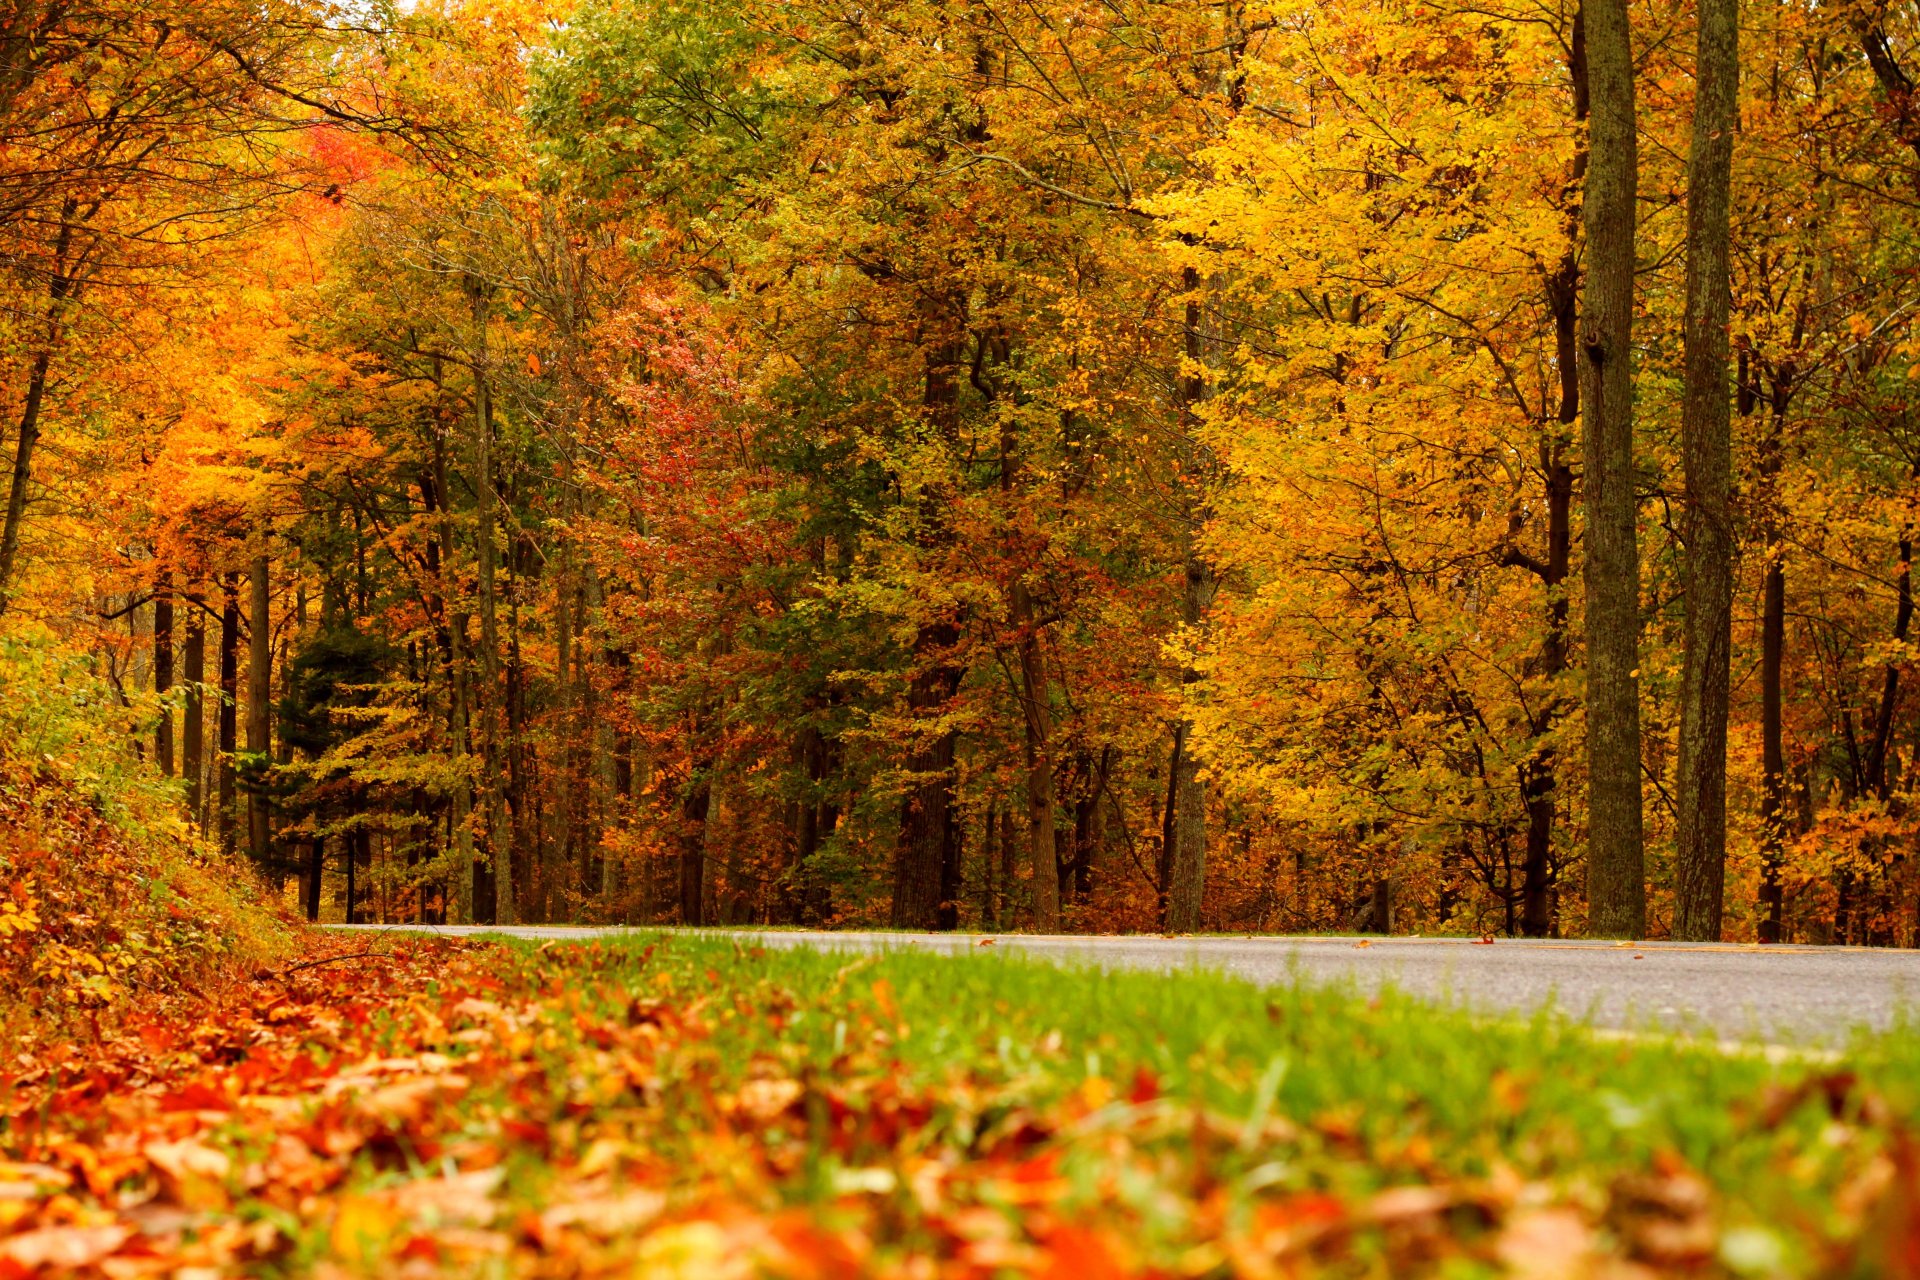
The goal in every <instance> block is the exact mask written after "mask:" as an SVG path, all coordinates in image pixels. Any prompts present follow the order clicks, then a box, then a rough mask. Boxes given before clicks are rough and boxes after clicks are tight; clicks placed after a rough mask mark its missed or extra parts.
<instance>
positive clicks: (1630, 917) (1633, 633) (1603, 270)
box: [1580, 0, 1647, 938]
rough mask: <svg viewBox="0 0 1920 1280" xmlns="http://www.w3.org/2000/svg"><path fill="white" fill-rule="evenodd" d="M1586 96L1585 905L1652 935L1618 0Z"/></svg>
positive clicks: (1597, 8) (1601, 9)
mask: <svg viewBox="0 0 1920 1280" xmlns="http://www.w3.org/2000/svg"><path fill="white" fill-rule="evenodd" d="M1582 14H1583V18H1584V25H1585V32H1584V35H1585V39H1586V56H1587V83H1588V86H1589V89H1588V92H1589V94H1590V98H1591V102H1592V116H1591V125H1590V129H1589V137H1590V139H1591V140H1590V142H1589V144H1588V161H1587V173H1586V186H1585V189H1584V194H1583V210H1584V218H1585V223H1586V238H1587V276H1586V286H1585V290H1584V293H1583V306H1582V310H1581V334H1580V341H1581V397H1580V398H1581V405H1582V410H1581V413H1582V417H1581V428H1582V429H1581V442H1582V445H1581V457H1582V460H1583V463H1584V473H1583V483H1584V486H1585V490H1584V496H1585V507H1586V516H1587V527H1586V541H1587V558H1586V572H1585V579H1586V605H1587V616H1586V631H1587V636H1586V639H1587V773H1588V782H1587V786H1588V802H1587V805H1588V814H1587V911H1588V929H1589V930H1590V931H1591V932H1592V933H1593V934H1595V935H1597V936H1599V937H1629V938H1637V937H1639V936H1641V935H1642V934H1644V933H1645V932H1646V924H1647V909H1646V892H1647V891H1646V881H1645V872H1644V863H1643V859H1644V856H1645V851H1644V849H1643V847H1642V824H1641V811H1640V785H1641V784H1640V550H1639V535H1638V533H1637V531H1636V529H1635V525H1636V523H1637V521H1638V502H1637V498H1636V494H1635V484H1636V472H1635V468H1634V449H1633V444H1634V437H1633V289H1634V286H1633V281H1634V266H1635V259H1634V243H1635V234H1634V233H1635V220H1636V218H1637V216H1638V215H1637V210H1636V207H1635V200H1636V195H1637V192H1638V189H1639V158H1638V157H1639V148H1638V143H1637V140H1636V130H1637V128H1638V124H1637V121H1636V120H1635V113H1634V68H1633V40H1632V34H1631V28H1630V24H1629V21H1628V10H1627V5H1626V3H1625V0H1582Z"/></svg>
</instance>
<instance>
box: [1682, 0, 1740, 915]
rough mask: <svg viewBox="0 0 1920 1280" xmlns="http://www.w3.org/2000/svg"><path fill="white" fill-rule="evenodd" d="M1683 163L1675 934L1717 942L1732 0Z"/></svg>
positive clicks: (1723, 752) (1722, 836)
mask: <svg viewBox="0 0 1920 1280" xmlns="http://www.w3.org/2000/svg"><path fill="white" fill-rule="evenodd" d="M1699 24H1700V33H1699V47H1698V53H1697V54H1696V56H1695V59H1694V65H1695V89H1694V108H1693V142H1692V150H1691V153H1690V154H1689V157H1688V160H1687V286H1686V288H1687V302H1686V321H1685V329H1686V335H1685V349H1686V389H1685V398H1684V400H1683V402H1682V416H1681V423H1680V434H1681V447H1682V453H1683V456H1684V459H1685V469H1686V499H1687V501H1686V515H1685V524H1684V528H1683V531H1682V539H1683V541H1684V543H1685V549H1684V552H1683V555H1684V567H1683V569H1682V573H1683V574H1684V577H1685V587H1684V590H1685V593H1686V643H1685V648H1684V653H1683V662H1684V675H1683V678H1682V685H1681V694H1680V697H1681V708H1680V750H1679V760H1678V765H1677V770H1678V774H1679V778H1678V782H1679V785H1678V789H1677V795H1676V807H1677V808H1678V810H1679V814H1678V834H1679V841H1678V843H1679V848H1678V851H1677V853H1676V855H1675V873H1676V886H1675V902H1674V920H1673V933H1674V936H1675V937H1676V938H1690V939H1701V940H1705V941H1709V942H1718V941H1719V940H1720V936H1721V915H1722V906H1723V901H1722V900H1723V897H1724V895H1725V879H1726V856H1727V855H1726V844H1727V831H1726V826H1727V699H1728V665H1729V650H1730V648H1731V645H1732V624H1733V556H1734V528H1733V503H1732V494H1731V491H1730V490H1731V483H1732V465H1733V464H1732V439H1731V437H1732V402H1731V393H1730V386H1729V378H1728V372H1729V369H1728V359H1729V340H1728V333H1727V324H1728V308H1729V305H1730V292H1729V289H1730V286H1729V280H1728V270H1729V268H1728V254H1729V251H1730V244H1731V239H1730V238H1731V226H1730V222H1731V208H1730V205H1731V196H1732V185H1733V135H1734V130H1735V127H1736V125H1737V123H1738V103H1739V80H1740V57H1739V31H1740V24H1739V4H1738V0H1701V3H1700V5H1699Z"/></svg>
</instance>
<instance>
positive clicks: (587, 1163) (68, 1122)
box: [0, 937, 1920, 1280]
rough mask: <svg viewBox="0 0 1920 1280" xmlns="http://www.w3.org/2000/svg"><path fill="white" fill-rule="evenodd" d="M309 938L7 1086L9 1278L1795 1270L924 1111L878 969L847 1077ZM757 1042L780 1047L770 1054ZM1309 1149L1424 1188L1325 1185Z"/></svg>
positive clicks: (756, 1008)
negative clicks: (1359, 1181) (274, 959)
mask: <svg viewBox="0 0 1920 1280" xmlns="http://www.w3.org/2000/svg"><path fill="white" fill-rule="evenodd" d="M311 947H312V950H311V951H310V953H309V954H308V955H307V956H306V958H304V959H302V960H300V961H298V962H297V963H294V964H290V965H288V966H286V967H284V968H281V969H278V970H276V971H272V972H263V973H261V974H259V975H258V976H256V978H255V979H254V980H252V981H251V982H248V983H245V984H240V985H236V986H231V987H225V988H221V989H219V990H218V991H216V992H214V993H212V994H209V995H205V996H187V995H176V996H173V997H169V998H166V999H163V1000H159V1001H156V1002H155V1003H154V1004H153V1007H152V1008H151V1010H150V1012H149V1013H147V1014H146V1015H145V1016H130V1017H128V1018H127V1019H125V1020H124V1022H123V1023H122V1024H121V1025H120V1029H119V1030H117V1031H116V1032H115V1033H114V1034H113V1035H112V1036H111V1037H109V1038H107V1039H105V1040H104V1041H103V1042H101V1043H97V1044H88V1045H79V1044H69V1045H64V1046H56V1047H50V1048H46V1049H43V1050H40V1051H37V1052H35V1053H31V1054H21V1055H19V1056H18V1057H14V1058H11V1059H10V1060H0V1125H3V1126H4V1127H3V1128H0V1280H11V1278H12V1277H19V1276H35V1275H48V1274H68V1273H74V1274H86V1275H103V1276H108V1277H134V1276H149V1275H193V1276H214V1275H224V1274H234V1273H242V1272H245V1273H256V1274H258V1273H264V1274H310V1275H320V1276H346V1275H381V1276H394V1275H397V1276H408V1275H420V1276H433V1275H450V1274H462V1275H464V1274H476V1273H485V1274H512V1275H528V1276H598V1275H634V1276H646V1277H672V1276H688V1277H693V1276H698V1277H699V1280H725V1278H726V1277H733V1276H740V1277H745V1276H754V1275H772V1276H788V1277H795V1278H796V1280H798V1278H801V1277H829V1276H851V1275H862V1274H865V1275H898V1276H915V1277H920V1276H934V1275H940V1276H970V1277H983V1278H984V1277H990V1276H1055V1277H1062V1278H1063V1280H1064V1278H1065V1277H1079V1278H1087V1280H1097V1278H1098V1277H1102V1276H1120V1275H1157V1276H1159V1275H1163V1276H1175V1275H1183V1276H1228V1275H1232V1276H1245V1277H1279V1276H1290V1275H1300V1274H1308V1273H1311V1274H1352V1275H1388V1274H1390V1275H1413V1274H1448V1275H1454V1274H1461V1275H1466V1274H1513V1275H1523V1276H1537V1277H1547V1276H1602V1275H1605V1276H1646V1275H1655V1274H1696V1275H1717V1274H1742V1273H1744V1274H1779V1273H1780V1266H1781V1263H1780V1261H1779V1260H1778V1259H1771V1258H1769V1257H1768V1256H1762V1255H1764V1249H1762V1250H1761V1251H1760V1253H1758V1254H1756V1253H1755V1251H1754V1248H1753V1246H1752V1243H1751V1242H1748V1243H1746V1244H1743V1243H1742V1242H1741V1241H1740V1240H1739V1239H1737V1238H1729V1233H1727V1232H1724V1231H1723V1230H1722V1229H1721V1227H1720V1225H1719V1213H1718V1206H1717V1204H1716V1193H1715V1192H1714V1191H1713V1190H1712V1188H1711V1187H1710V1186H1709V1183H1708V1182H1707V1181H1706V1180H1704V1179H1703V1178H1701V1177H1700V1176H1698V1175H1697V1174H1696V1173H1694V1172H1692V1171H1690V1170H1689V1169H1687V1168H1685V1167H1683V1166H1682V1165H1680V1164H1679V1163H1678V1162H1677V1161H1671V1160H1666V1161H1656V1162H1654V1164H1653V1165H1652V1166H1651V1167H1649V1168H1647V1169H1645V1170H1644V1171H1641V1172H1640V1173H1637V1174H1635V1175H1633V1176H1631V1177H1626V1178H1618V1179H1615V1180H1614V1181H1613V1182H1612V1183H1611V1184H1608V1185H1602V1186H1586V1185H1583V1184H1582V1183H1580V1182H1579V1181H1578V1180H1577V1179H1576V1180H1573V1181H1570V1182H1567V1183H1564V1184H1556V1185H1549V1184H1546V1183H1542V1182H1529V1181H1528V1180H1526V1179H1525V1178H1523V1177H1521V1176H1520V1175H1519V1174H1517V1173H1513V1172H1510V1171H1496V1172H1495V1173H1494V1174H1493V1175H1492V1176H1489V1177H1486V1178H1483V1179H1479V1180H1475V1181H1459V1180H1454V1179H1449V1178H1448V1177H1447V1176H1445V1175H1444V1174H1443V1173H1442V1172H1441V1169H1440V1167H1439V1164H1438V1163H1437V1162H1436V1161H1435V1160H1434V1159H1433V1158H1432V1153H1431V1152H1430V1151H1424V1152H1423V1151H1421V1150H1419V1149H1417V1148H1412V1149H1402V1150H1398V1151H1393V1152H1386V1151H1380V1150H1369V1149H1366V1147H1365V1146H1364V1144H1363V1143H1362V1142H1361V1140H1360V1139H1358V1138H1356V1137H1355V1136H1354V1134H1353V1132H1352V1130H1351V1129H1350V1128H1348V1127H1346V1126H1344V1125H1343V1124H1342V1123H1341V1121H1340V1120H1339V1119H1338V1118H1337V1117H1334V1118H1321V1119H1317V1120H1311V1121H1308V1120H1299V1119H1293V1118H1288V1117H1284V1116H1279V1115H1272V1114H1268V1113H1267V1111H1266V1109H1264V1108H1261V1107H1256V1108H1255V1109H1254V1111H1253V1113H1252V1114H1249V1115H1245V1116H1240V1117H1230V1116H1223V1115H1218V1114H1214V1113H1211V1112H1209V1111H1208V1110H1206V1109H1205V1108H1203V1107H1200V1106H1197V1105H1196V1104H1193V1103H1191V1102H1181V1101H1176V1100H1174V1099H1172V1098H1169V1097H1165V1096H1162V1094H1161V1091H1160V1089H1159V1087H1158V1085H1157V1084H1156V1082H1155V1080H1154V1078H1153V1077H1152V1076H1151V1075H1150V1074H1149V1073H1147V1072H1146V1071H1144V1070H1135V1071H1133V1072H1132V1073H1131V1074H1128V1075H1125V1076H1123V1077H1122V1078H1120V1079H1118V1080H1108V1079H1106V1078H1104V1077H1099V1076H1095V1077H1091V1078H1088V1079H1086V1080H1084V1081H1082V1082H1081V1083H1080V1084H1078V1085H1077V1086H1076V1087H1075V1088H1073V1089H1072V1090H1071V1091H1069V1092H1068V1093H1066V1094H1065V1095H1064V1096H1060V1097H1054V1098H1052V1099H1050V1100H1049V1101H1048V1102H1047V1103H1046V1104H1045V1105H1040V1104H1039V1103H1037V1102H1036V1100H1035V1096H1033V1095H1030V1094H1027V1093H1023V1091H1022V1090H1021V1089H1020V1088H1019V1087H1017V1085H1013V1084H1010V1083H1009V1082H1008V1081H1006V1080H1004V1079H1003V1080H997V1081H996V1080H989V1079H985V1078H981V1077H979V1076H975V1075H969V1074H967V1073H964V1072H956V1073H955V1074H953V1075H952V1076H951V1077H949V1078H947V1079H945V1080H942V1081H940V1082H938V1083H937V1084H922V1085H918V1086H914V1085H910V1084H908V1083H906V1080H907V1078H908V1073H907V1072H905V1071H903V1070H901V1069H900V1066H899V1063H898V1061H897V1060H896V1059H895V1058H894V1057H893V1056H892V1053H891V1050H890V1045H891V1043H892V1035H893V1031H892V1030H891V1029H890V1028H889V1022H890V1019H891V1017H892V1013H893V1010H892V1000H891V996H890V993H889V990H888V988H887V986H886V984H885V982H884V980H882V981H879V982H877V983H874V982H867V983H866V984H865V985H864V986H862V978H861V976H860V974H859V972H858V971H859V968H860V966H859V965H857V964H856V965H853V966H850V967H849V970H848V978H849V981H848V982H847V983H846V988H847V989H846V990H845V991H836V992H829V993H827V994H826V996H825V997H823V1000H824V1004H822V1005H820V1006H817V1007H828V1008H836V1007H837V1008H839V1009H840V1010H841V1013H840V1017H839V1021H838V1023H837V1024H836V1027H835V1033H834V1044H835V1050H836V1052H835V1053H834V1055H833V1056H832V1057H831V1058H820V1057H818V1056H817V1055H816V1056H814V1057H812V1058H810V1057H809V1056H808V1055H807V1054H806V1053H805V1052H803V1051H802V1050H801V1049H800V1048H799V1046H798V1045H797V1044H792V1043H789V1042H787V1041H785V1040H783V1038H782V1037H781V1036H780V1034H779V1032H780V1029H781V1027H782V1026H783V1023H784V1021H785V1020H786V1019H788V1018H789V1017H793V1016H797V1015H796V1014H795V1011H794V1009H793V1007H792V1005H791V1003H790V1002H785V1001H782V1000H779V999H766V998H762V999H760V1000H759V1001H757V1002H756V1000H754V999H750V998H749V996H748V994H747V993H745V992H742V991H740V990H730V989H726V988H725V987H724V986H722V985H720V984H718V983H715V982H709V983H706V984H699V983H695V984H693V985H691V986H690V985H689V983H688V981H687V979H686V977H685V976H684V975H683V976H682V977H681V978H680V979H678V980H674V979H670V978H669V977H668V976H667V975H665V974H664V973H662V974H660V975H659V978H658V980H657V981H637V980H635V979H634V978H633V976H632V974H631V973H628V974H627V975H626V977H625V978H623V979H622V980H621V981H618V982H616V981H614V980H613V979H612V978H611V977H609V976H608V974H607V973H605V972H603V971H602V961H603V960H604V954H603V953H601V952H600V951H599V950H598V949H597V948H577V949H565V950H562V949H550V950H548V951H546V952H545V953H544V954H540V955H529V954H527V953H525V952H520V951H514V950H509V949H505V948H499V947H492V946H488V945H486V944H480V943H465V942H455V941H450V940H442V939H418V938H382V939H380V940H379V941H378V942H377V943H376V945H375V947H374V948H373V949H371V950H368V949H365V948H364V947H363V944H362V943H361V942H360V941H359V940H357V939H356V940H354V941H352V942H351V943H348V942H345V941H343V940H342V939H340V938H338V937H331V938H320V939H316V940H314V941H313V942H312V943H311ZM645 973H646V971H645V970H644V969H643V970H642V975H643V977H644V975H645ZM696 988H699V989H696ZM835 1001H839V1002H841V1003H840V1004H839V1005H835V1004H834V1002H835ZM746 1020H751V1021H752V1022H753V1023H754V1024H755V1026H757V1027H758V1028H759V1029H760V1031H761V1032H762V1033H765V1032H766V1031H768V1030H769V1029H770V1030H771V1032H772V1034H771V1035H770V1036H769V1035H766V1034H760V1035H759V1036H758V1037H757V1038H755V1039H752V1040H751V1043H753V1044H754V1045H756V1046H758V1047H756V1048H753V1049H752V1050H751V1051H748V1052H745V1053H742V1052H741V1051H740V1046H741V1045H742V1044H744V1043H748V1041H746V1040H743V1039H741V1038H740V1037H738V1036H735V1035H733V1034H732V1033H731V1032H730V1030H729V1029H730V1028H733V1027H736V1026H738V1025H743V1024H744V1021H746ZM1853 1089H1854V1086H1852V1084H1851V1083H1850V1082H1847V1081H1845V1080H1841V1079H1838V1078H1828V1079H1822V1080H1814V1081H1810V1082H1809V1083H1808V1084H1807V1085H1806V1086H1804V1087H1803V1088H1802V1089H1801V1090H1800V1091H1798V1092H1797V1093H1795V1094H1793V1096H1783V1097H1780V1098H1776V1099H1772V1100H1770V1101H1769V1102H1768V1104H1767V1106H1766V1107H1765V1108H1762V1109H1761V1111H1759V1112H1756V1113H1755V1116H1754V1118H1753V1121H1752V1122H1753V1123H1762V1124H1764V1123H1774V1122H1777V1116H1778V1115H1779V1114H1784V1112H1785V1111H1787V1110H1790V1109H1792V1108H1795V1107H1799V1106H1803V1105H1812V1106H1830V1107H1831V1108H1832V1110H1833V1114H1834V1116H1835V1119H1834V1124H1836V1125H1842V1124H1854V1123H1861V1122H1862V1120H1861V1116H1862V1109H1861V1107H1860V1106H1859V1103H1858V1099H1857V1098H1854V1097H1852V1096H1851V1095H1852V1092H1853ZM1868 1110H1870V1108H1869V1109H1868ZM1767 1113H1771V1116H1772V1117H1773V1118H1770V1116H1769V1114H1767ZM1842 1117H1846V1119H1844V1120H1843V1118H1842ZM1229 1157H1231V1158H1229ZM1308 1159H1311V1160H1314V1161H1324V1160H1327V1159H1332V1160H1335V1161H1347V1162H1351V1164H1352V1165H1353V1166H1354V1167H1355V1168H1359V1167H1362V1166H1365V1167H1366V1168H1367V1169H1368V1170H1369V1173H1370V1174H1377V1173H1378V1171H1379V1169H1380V1168H1381V1167H1390V1168H1391V1169H1392V1170H1393V1177H1394V1178H1395V1179H1397V1180H1398V1181H1397V1183H1396V1184H1395V1185H1389V1186H1386V1187H1385V1188H1384V1189H1378V1188H1377V1185H1376V1189H1374V1190H1371V1191H1368V1192H1366V1193H1365V1194H1360V1195H1352V1194H1343V1193H1342V1192H1341V1190H1340V1188H1339V1185H1338V1182H1339V1179H1338V1178H1337V1177H1330V1178H1328V1179H1327V1180H1326V1181H1325V1183H1324V1185H1323V1186H1322V1187H1320V1188H1318V1189H1305V1188H1302V1187H1301V1186H1300V1185H1299V1184H1298V1180H1297V1179H1296V1178H1294V1177H1292V1176H1290V1168H1291V1166H1292V1164H1293V1162H1295V1161H1306V1160H1308ZM1249 1160H1251V1161H1252V1162H1253V1163H1252V1169H1253V1175H1252V1176H1249V1175H1244V1174H1243V1175H1236V1176H1234V1177H1232V1178H1231V1179H1229V1178H1227V1177H1226V1176H1225V1175H1224V1173H1223V1171H1224V1170H1226V1169H1228V1168H1229V1167H1243V1166H1246V1165H1247V1163H1248V1161H1249ZM1236 1162H1237V1163H1236ZM1913 1166H1914V1162H1913V1159H1912V1156H1911V1151H1910V1148H1909V1147H1908V1146H1907V1145H1906V1144H1905V1143H1894V1144H1891V1145H1889V1146H1885V1147H1882V1148H1878V1149H1876V1154H1873V1155H1871V1156H1870V1157H1868V1156H1863V1158H1862V1160H1861V1161H1860V1165H1859V1168H1858V1169H1857V1170H1856V1171H1855V1172H1854V1174H1853V1175H1852V1176H1851V1177H1850V1178H1849V1180H1848V1181H1847V1183H1846V1185H1845V1186H1844V1187H1843V1189H1842V1194H1841V1195H1840V1196H1839V1197H1837V1198H1836V1203H1834V1204H1833V1205H1831V1206H1823V1207H1822V1210H1821V1212H1822V1214H1823V1215H1824V1218H1825V1220H1826V1221H1828V1222H1829V1223H1830V1226H1831V1230H1830V1234H1829V1235H1828V1236H1827V1237H1826V1238H1824V1239H1823V1240H1821V1241H1817V1242H1815V1244H1814V1246H1813V1248H1814V1252H1813V1253H1812V1254H1811V1255H1810V1262H1811V1266H1810V1267H1809V1268H1808V1269H1810V1270H1813V1271H1816V1272H1819V1273H1824V1274H1835V1273H1844V1272H1848V1271H1852V1272H1855V1273H1857V1274H1862V1275H1867V1274H1872V1275H1914V1274H1920V1227H1916V1223H1915V1217H1914V1207H1915V1206H1916V1205H1920V1196H1916V1176H1915V1170H1914V1167H1913ZM1423 1171H1424V1172H1423ZM1263 1179H1264V1180H1263ZM1742 1249H1746V1250H1747V1254H1746V1255H1745V1256H1743V1255H1742V1253H1741V1250H1742Z"/></svg>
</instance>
